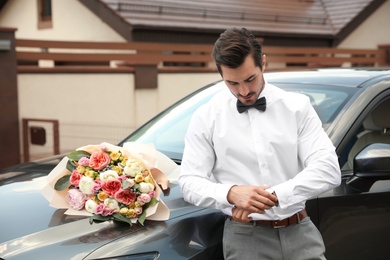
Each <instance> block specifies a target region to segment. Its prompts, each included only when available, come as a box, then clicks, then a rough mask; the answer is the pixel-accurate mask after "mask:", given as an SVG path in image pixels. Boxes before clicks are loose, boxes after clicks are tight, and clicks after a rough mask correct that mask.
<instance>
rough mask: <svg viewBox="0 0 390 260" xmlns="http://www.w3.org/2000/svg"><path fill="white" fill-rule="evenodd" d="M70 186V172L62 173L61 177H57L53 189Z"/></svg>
mask: <svg viewBox="0 0 390 260" xmlns="http://www.w3.org/2000/svg"><path fill="white" fill-rule="evenodd" d="M69 186H70V174H67V175H64V176H62V177H61V178H59V179H58V180H57V182H56V184H54V189H55V190H58V191H60V190H65V189H67V188H68V187H69Z"/></svg>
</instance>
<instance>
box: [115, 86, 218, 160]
mask: <svg viewBox="0 0 390 260" xmlns="http://www.w3.org/2000/svg"><path fill="white" fill-rule="evenodd" d="M222 88H223V87H222V85H218V86H215V87H212V88H203V89H201V90H199V91H196V92H195V93H193V94H191V95H190V96H187V97H186V98H185V99H183V100H181V101H179V102H178V103H176V104H174V105H173V106H171V107H169V108H168V109H166V110H165V111H164V112H162V113H161V114H159V115H158V116H157V117H155V118H153V119H152V120H151V121H149V122H148V123H146V124H145V125H144V126H142V127H141V128H139V129H138V130H136V131H135V132H134V133H133V134H131V135H130V136H129V137H128V138H127V139H126V140H124V141H123V142H129V141H130V142H140V143H153V144H154V145H155V147H156V149H157V150H159V151H160V152H162V153H164V154H165V155H167V156H168V157H170V158H171V159H173V160H176V161H177V162H180V161H181V159H182V155H183V150H184V137H185V134H186V132H187V128H188V124H189V122H190V120H191V117H192V114H193V113H194V112H195V110H196V109H197V108H199V107H200V106H201V105H203V104H205V103H206V102H207V101H209V100H210V98H211V97H212V96H213V95H214V94H215V93H217V92H219V91H220V90H222Z"/></svg>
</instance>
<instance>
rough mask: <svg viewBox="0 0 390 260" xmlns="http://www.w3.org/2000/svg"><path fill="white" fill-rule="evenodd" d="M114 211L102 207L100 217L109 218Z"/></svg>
mask: <svg viewBox="0 0 390 260" xmlns="http://www.w3.org/2000/svg"><path fill="white" fill-rule="evenodd" d="M114 213H115V212H114V210H112V209H110V208H109V207H104V209H103V212H102V216H104V217H105V216H109V215H112V214H114Z"/></svg>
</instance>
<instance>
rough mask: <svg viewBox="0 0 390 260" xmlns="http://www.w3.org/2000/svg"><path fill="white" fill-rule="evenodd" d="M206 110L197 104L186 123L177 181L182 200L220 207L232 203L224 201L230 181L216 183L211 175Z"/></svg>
mask: <svg viewBox="0 0 390 260" xmlns="http://www.w3.org/2000/svg"><path fill="white" fill-rule="evenodd" d="M207 113H209V111H208V110H207V109H206V108H205V107H202V108H200V109H199V110H198V111H197V112H196V113H195V114H194V115H193V117H192V119H191V122H190V124H189V127H188V130H187V134H186V137H185V148H184V153H183V160H182V164H181V173H180V177H179V184H180V187H181V190H182V193H183V198H184V200H186V201H188V202H189V203H192V204H194V205H196V206H201V207H209V208H216V209H220V210H223V209H226V208H229V207H232V205H231V204H230V203H229V202H228V201H227V194H228V192H229V190H230V188H231V187H232V186H233V185H229V184H221V183H216V182H215V181H214V179H213V176H212V169H213V167H214V163H215V152H214V149H213V145H212V132H213V127H212V124H213V123H212V122H211V121H210V119H209V118H210V117H208V116H206V115H207ZM208 120H209V121H208Z"/></svg>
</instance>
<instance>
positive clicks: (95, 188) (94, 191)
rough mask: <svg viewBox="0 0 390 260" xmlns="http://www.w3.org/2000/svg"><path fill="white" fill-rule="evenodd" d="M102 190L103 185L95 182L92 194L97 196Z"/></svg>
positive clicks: (97, 181)
mask: <svg viewBox="0 0 390 260" xmlns="http://www.w3.org/2000/svg"><path fill="white" fill-rule="evenodd" d="M101 188H102V183H101V181H99V180H94V181H93V187H92V192H93V194H96V193H97V192H98V191H99V190H100V189H101Z"/></svg>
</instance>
